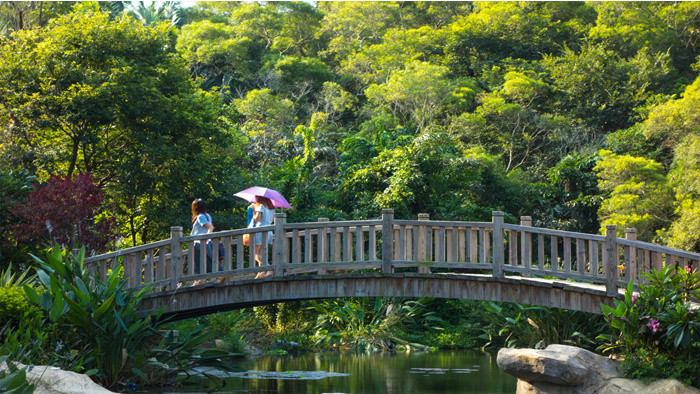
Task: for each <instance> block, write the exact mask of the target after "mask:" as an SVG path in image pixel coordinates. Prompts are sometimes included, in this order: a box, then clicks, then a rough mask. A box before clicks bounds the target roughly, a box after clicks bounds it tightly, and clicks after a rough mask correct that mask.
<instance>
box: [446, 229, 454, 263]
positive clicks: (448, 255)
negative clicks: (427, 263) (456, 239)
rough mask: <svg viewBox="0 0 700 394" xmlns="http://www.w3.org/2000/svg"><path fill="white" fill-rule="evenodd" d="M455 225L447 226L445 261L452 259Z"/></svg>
mask: <svg viewBox="0 0 700 394" xmlns="http://www.w3.org/2000/svg"><path fill="white" fill-rule="evenodd" d="M452 229H453V227H445V261H454V260H453V259H452V231H453V230H452Z"/></svg>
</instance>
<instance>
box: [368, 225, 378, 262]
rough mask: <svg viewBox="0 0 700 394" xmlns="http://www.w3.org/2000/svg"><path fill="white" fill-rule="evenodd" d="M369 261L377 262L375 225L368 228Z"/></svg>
mask: <svg viewBox="0 0 700 394" xmlns="http://www.w3.org/2000/svg"><path fill="white" fill-rule="evenodd" d="M369 259H370V260H372V261H376V260H377V227H376V226H375V225H371V226H369Z"/></svg>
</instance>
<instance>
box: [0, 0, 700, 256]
mask: <svg viewBox="0 0 700 394" xmlns="http://www.w3.org/2000/svg"><path fill="white" fill-rule="evenodd" d="M0 33H2V35H3V38H2V40H0V52H1V53H0V211H1V212H0V242H1V248H0V253H2V255H1V256H0V261H2V263H0V268H2V267H3V266H7V265H10V264H23V263H25V262H27V261H28V258H27V252H31V251H33V250H36V248H38V247H43V246H44V245H45V244H46V243H47V242H49V241H51V240H53V241H56V242H61V243H64V244H66V245H69V246H75V245H77V244H81V245H88V246H89V247H90V248H91V249H93V250H95V251H102V250H105V249H109V248H115V247H119V246H129V245H132V244H138V243H143V242H149V241H153V240H157V239H160V238H164V237H165V236H166V235H167V234H168V231H169V228H170V226H175V225H179V226H183V227H185V229H186V231H188V230H187V229H189V228H190V220H189V216H190V215H189V205H190V203H191V201H192V200H193V199H195V198H204V199H205V200H206V201H207V202H208V203H209V211H210V213H211V214H212V216H213V217H214V222H215V225H216V228H217V229H218V230H222V229H229V228H237V227H242V226H243V225H244V221H245V213H244V209H245V204H244V202H243V201H242V200H240V199H237V198H235V197H233V193H235V192H237V191H239V190H241V189H244V188H246V187H249V186H252V185H260V186H267V187H271V188H274V189H277V190H279V191H280V192H282V193H283V194H284V195H285V196H286V197H287V199H288V200H289V201H290V202H291V204H292V206H293V207H294V209H293V210H291V211H289V212H288V220H289V221H310V220H317V218H318V217H328V218H330V219H331V220H339V219H355V218H369V217H377V216H378V215H379V213H380V211H381V209H382V208H393V209H394V210H395V212H396V215H397V217H399V218H413V217H415V216H416V215H417V214H418V213H422V212H425V213H429V214H430V215H431V217H432V218H435V219H458V220H490V217H491V211H493V210H502V211H505V212H506V218H507V220H508V221H510V222H515V221H517V218H518V217H519V216H520V215H529V216H532V217H533V220H534V224H535V225H539V226H547V227H551V228H560V229H566V230H574V231H581V232H599V231H600V229H601V228H604V226H605V225H607V224H615V225H617V226H618V229H619V232H620V235H623V234H624V231H625V228H627V227H634V228H636V229H637V232H638V239H640V240H645V241H653V242H659V243H663V244H667V245H670V246H673V247H678V248H683V249H687V250H695V251H700V153H699V152H700V78H698V71H699V70H700V59H699V58H698V55H699V54H700V53H699V52H698V51H699V50H700V3H697V2H313V3H307V2H199V3H197V4H196V5H195V6H193V7H189V8H182V7H181V6H180V5H178V4H177V3H173V2H165V3H160V4H159V5H158V4H153V5H150V6H149V5H147V4H144V3H128V2H77V3H73V2H2V3H0ZM51 193H53V194H56V195H59V194H60V195H61V196H62V197H61V199H60V200H59V199H54V200H53V201H52V200H51V199H50V198H47V197H46V196H50V195H52V194H51ZM85 196H89V197H90V198H86V197H85ZM65 218H71V219H70V220H65Z"/></svg>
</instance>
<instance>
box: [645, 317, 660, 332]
mask: <svg viewBox="0 0 700 394" xmlns="http://www.w3.org/2000/svg"><path fill="white" fill-rule="evenodd" d="M647 327H649V328H650V329H651V332H657V331H658V330H659V329H660V328H661V323H659V322H658V321H656V320H655V319H654V318H653V317H652V318H650V319H649V323H647Z"/></svg>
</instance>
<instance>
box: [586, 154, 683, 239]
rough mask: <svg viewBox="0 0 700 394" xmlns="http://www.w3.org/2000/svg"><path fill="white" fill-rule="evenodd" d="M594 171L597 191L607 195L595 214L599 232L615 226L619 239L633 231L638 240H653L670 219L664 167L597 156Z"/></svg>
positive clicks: (623, 157) (636, 159)
mask: <svg viewBox="0 0 700 394" xmlns="http://www.w3.org/2000/svg"><path fill="white" fill-rule="evenodd" d="M599 155H600V158H601V160H600V161H599V162H598V164H597V165H596V167H595V170H596V171H597V172H598V176H599V177H600V180H599V182H598V187H599V188H600V190H601V191H605V192H608V193H609V197H608V198H606V199H605V200H604V201H603V203H602V204H601V207H600V211H599V212H598V215H599V219H600V224H601V232H605V226H606V225H609V224H614V225H617V232H618V236H621V235H623V234H624V232H625V229H626V228H636V229H637V234H638V239H640V240H643V241H651V240H653V238H654V236H655V235H656V232H657V231H658V230H661V229H662V228H664V227H665V226H666V225H667V224H668V222H669V220H670V218H671V215H672V209H671V201H672V194H671V189H670V188H669V186H668V184H667V180H666V176H665V174H664V171H663V167H662V166H661V165H660V164H659V163H657V162H655V161H653V160H649V159H645V158H641V157H632V156H628V155H616V154H614V153H612V152H610V151H607V150H601V151H600V152H599Z"/></svg>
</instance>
